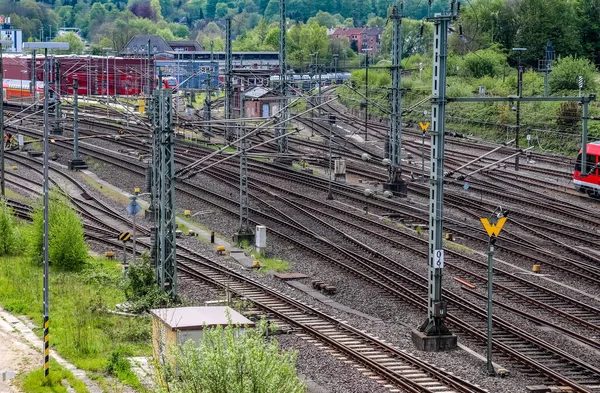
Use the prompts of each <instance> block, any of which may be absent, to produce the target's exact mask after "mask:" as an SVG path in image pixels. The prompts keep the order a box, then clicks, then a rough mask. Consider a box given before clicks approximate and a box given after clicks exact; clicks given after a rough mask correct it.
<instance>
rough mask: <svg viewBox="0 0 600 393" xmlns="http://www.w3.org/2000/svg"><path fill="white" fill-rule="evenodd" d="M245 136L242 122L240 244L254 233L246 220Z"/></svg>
mask: <svg viewBox="0 0 600 393" xmlns="http://www.w3.org/2000/svg"><path fill="white" fill-rule="evenodd" d="M244 101H245V97H244V95H243V94H242V95H241V99H240V106H241V109H240V117H241V118H245V117H246V114H245V103H244ZM245 136H246V125H245V123H244V122H243V121H242V123H241V124H240V125H239V128H238V139H239V140H240V144H239V148H238V149H239V151H240V153H241V154H240V228H239V229H238V233H237V243H238V244H242V243H243V242H244V240H247V241H250V242H251V241H252V239H253V237H254V232H253V231H252V229H251V228H250V223H249V222H250V221H249V218H248V202H249V199H248V155H247V154H246V149H247V146H248V142H247V140H246V138H245Z"/></svg>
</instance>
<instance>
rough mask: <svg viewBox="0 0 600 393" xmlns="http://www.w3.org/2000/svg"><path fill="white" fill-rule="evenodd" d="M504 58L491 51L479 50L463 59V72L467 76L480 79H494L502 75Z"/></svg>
mask: <svg viewBox="0 0 600 393" xmlns="http://www.w3.org/2000/svg"><path fill="white" fill-rule="evenodd" d="M505 63H506V56H505V55H503V54H501V53H498V52H496V51H495V50H493V49H481V50H478V51H477V52H472V53H469V54H467V55H466V56H465V57H464V67H465V68H464V71H465V73H466V74H467V75H468V76H471V77H474V78H482V77H484V76H491V77H495V76H497V75H500V74H501V73H502V67H503V66H504V64H505Z"/></svg>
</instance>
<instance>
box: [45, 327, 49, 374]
mask: <svg viewBox="0 0 600 393" xmlns="http://www.w3.org/2000/svg"><path fill="white" fill-rule="evenodd" d="M49 331H50V322H49V321H48V316H47V315H45V316H44V376H45V377H47V376H48V374H50V341H49V340H50V337H49V335H48V333H49Z"/></svg>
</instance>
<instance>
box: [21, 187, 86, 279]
mask: <svg viewBox="0 0 600 393" xmlns="http://www.w3.org/2000/svg"><path fill="white" fill-rule="evenodd" d="M49 199H50V200H49V204H48V234H49V235H48V246H49V247H48V253H49V254H48V256H49V259H50V264H52V265H53V266H56V267H58V268H59V269H63V270H71V271H72V270H78V269H80V268H81V267H83V265H84V264H85V262H86V260H87V256H88V254H87V252H88V250H87V245H86V244H85V239H84V236H83V222H82V220H81V217H79V215H78V214H77V212H76V211H75V209H73V206H71V203H70V202H69V200H68V198H67V196H66V195H64V194H62V193H60V192H59V191H52V192H51V193H50V198H49ZM32 218H33V229H32V233H31V239H30V250H29V255H30V257H31V258H32V259H33V260H39V261H41V260H42V259H43V252H44V209H43V201H42V202H41V203H39V204H38V205H37V206H36V207H35V210H34V213H33V215H32Z"/></svg>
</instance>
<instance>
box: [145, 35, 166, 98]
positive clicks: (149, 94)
mask: <svg viewBox="0 0 600 393" xmlns="http://www.w3.org/2000/svg"><path fill="white" fill-rule="evenodd" d="M151 59H152V51H151V49H150V39H148V62H147V63H146V94H147V95H148V97H152V92H151V91H150V90H151V88H150V83H152V82H151V81H152V80H154V72H153V73H152V74H150V61H151ZM161 82H162V81H159V84H160V83H161ZM147 107H148V103H146V108H147Z"/></svg>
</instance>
